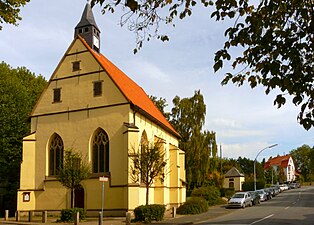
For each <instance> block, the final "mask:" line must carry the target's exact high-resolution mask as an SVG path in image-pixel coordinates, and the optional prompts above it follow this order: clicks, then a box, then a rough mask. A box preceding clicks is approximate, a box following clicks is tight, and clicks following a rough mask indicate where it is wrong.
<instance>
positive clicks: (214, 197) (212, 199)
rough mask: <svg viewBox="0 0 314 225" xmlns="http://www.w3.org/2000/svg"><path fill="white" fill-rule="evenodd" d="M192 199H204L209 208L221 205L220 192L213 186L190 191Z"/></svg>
mask: <svg viewBox="0 0 314 225" xmlns="http://www.w3.org/2000/svg"><path fill="white" fill-rule="evenodd" d="M192 197H202V198H204V199H205V200H206V201H207V203H208V205H209V206H212V205H217V204H221V203H223V202H222V200H221V197H220V191H219V189H218V188H217V187H214V186H204V187H199V188H196V189H194V190H193V191H192Z"/></svg>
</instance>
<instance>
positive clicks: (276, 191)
mask: <svg viewBox="0 0 314 225" xmlns="http://www.w3.org/2000/svg"><path fill="white" fill-rule="evenodd" d="M270 188H272V189H273V190H274V193H275V196H276V195H278V194H279V193H280V188H279V186H277V185H273V186H271V187H270Z"/></svg>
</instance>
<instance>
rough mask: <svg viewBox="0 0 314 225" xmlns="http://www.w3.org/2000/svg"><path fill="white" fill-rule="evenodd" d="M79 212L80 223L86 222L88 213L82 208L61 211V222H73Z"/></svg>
mask: <svg viewBox="0 0 314 225" xmlns="http://www.w3.org/2000/svg"><path fill="white" fill-rule="evenodd" d="M77 212H79V213H80V221H81V220H84V219H85V217H86V212H85V210H84V209H82V208H73V209H62V210H61V217H60V221H61V222H73V221H74V215H75V214H76V213H77Z"/></svg>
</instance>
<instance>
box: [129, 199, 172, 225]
mask: <svg viewBox="0 0 314 225" xmlns="http://www.w3.org/2000/svg"><path fill="white" fill-rule="evenodd" d="M165 210H166V208H165V206H164V205H158V204H153V205H141V206H138V207H136V208H135V209H134V215H135V219H134V222H137V221H142V222H145V223H150V222H151V221H153V220H156V221H161V220H162V219H163V218H164V215H165Z"/></svg>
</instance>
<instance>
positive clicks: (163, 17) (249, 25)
mask: <svg viewBox="0 0 314 225" xmlns="http://www.w3.org/2000/svg"><path fill="white" fill-rule="evenodd" d="M92 4H100V5H102V6H103V13H105V12H108V11H109V12H114V11H115V9H116V8H119V7H121V8H123V12H124V14H123V15H122V16H121V21H120V24H121V25H125V24H127V26H128V28H129V29H130V30H131V31H134V32H135V33H136V37H137V47H136V49H135V50H134V52H137V50H138V49H140V48H141V47H142V45H143V42H144V41H149V40H150V39H151V38H158V39H160V40H162V41H168V40H169V37H168V36H167V35H164V34H159V27H160V23H165V24H172V25H174V23H175V19H176V18H179V19H184V18H186V17H188V16H191V15H192V11H193V7H195V6H196V5H197V4H200V5H203V6H204V7H209V11H210V13H211V17H213V18H215V19H216V20H217V21H220V20H226V19H230V20H232V21H233V22H234V23H233V25H232V26H231V27H229V28H227V29H226V31H225V36H226V39H227V40H226V41H225V44H224V46H223V47H222V48H221V49H220V50H218V51H217V52H216V53H215V58H214V71H218V70H220V69H221V68H223V66H224V62H225V61H230V60H231V61H232V66H233V69H234V70H235V71H236V72H235V73H231V72H228V73H227V74H226V75H225V78H224V79H223V80H222V84H223V85H225V84H227V83H229V82H232V83H234V84H235V85H238V86H242V85H243V84H244V83H245V82H247V83H249V84H250V86H251V87H252V88H254V87H256V86H258V85H261V86H264V87H265V93H266V94H269V93H270V92H271V91H272V90H278V91H279V94H277V96H276V98H275V100H274V104H275V105H277V106H278V108H280V107H281V106H283V105H284V104H285V103H286V101H287V100H286V98H287V95H290V96H292V103H293V104H295V105H296V106H298V107H300V112H299V115H298V117H297V118H298V121H299V123H300V124H301V125H302V126H303V127H304V128H305V129H307V130H308V129H310V128H311V127H313V126H314V76H313V66H314V55H313V52H314V47H313V46H314V4H313V1H312V0H291V1H282V0H261V1H259V2H257V1H253V0H217V1H212V0H201V1H196V0H179V1H168V0H160V1H144V0H107V1H106V0H92ZM210 6H211V7H210ZM233 48H241V49H243V51H242V54H240V55H238V56H235V57H233V56H232V55H231V50H232V49H233Z"/></svg>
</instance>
